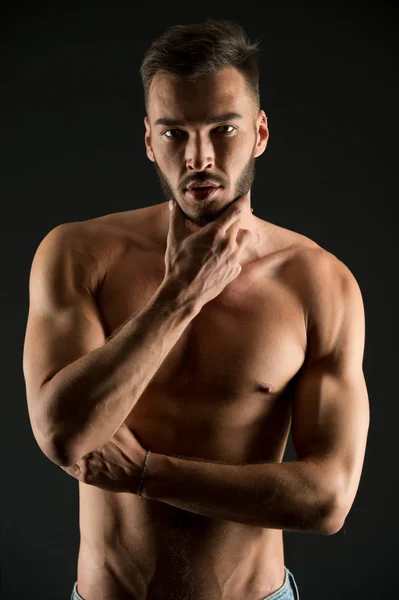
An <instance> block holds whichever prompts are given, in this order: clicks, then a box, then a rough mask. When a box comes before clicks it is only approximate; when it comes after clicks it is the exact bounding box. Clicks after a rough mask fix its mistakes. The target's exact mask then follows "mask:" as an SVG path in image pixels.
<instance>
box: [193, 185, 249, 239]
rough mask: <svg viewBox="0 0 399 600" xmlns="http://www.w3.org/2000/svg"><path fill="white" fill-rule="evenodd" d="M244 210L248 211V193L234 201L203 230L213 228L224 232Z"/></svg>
mask: <svg viewBox="0 0 399 600" xmlns="http://www.w3.org/2000/svg"><path fill="white" fill-rule="evenodd" d="M245 210H250V200H249V192H247V193H246V194H243V195H242V196H240V197H239V198H237V200H234V201H233V202H232V203H231V204H230V206H229V207H228V208H227V209H226V210H225V211H224V212H223V213H222V214H221V215H219V217H218V218H217V219H215V220H214V221H212V222H211V223H208V225H206V226H205V227H204V228H203V230H206V229H209V230H210V229H213V228H215V227H217V228H221V229H222V231H224V232H226V231H227V229H228V228H229V227H230V226H231V225H232V224H233V223H234V222H235V221H237V219H239V218H240V215H241V214H242V213H243V211H245Z"/></svg>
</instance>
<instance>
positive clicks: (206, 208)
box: [145, 67, 268, 226]
mask: <svg viewBox="0 0 399 600" xmlns="http://www.w3.org/2000/svg"><path fill="white" fill-rule="evenodd" d="M148 113H149V114H148V117H146V118H145V126H146V135H145V143H146V147H147V155H148V157H149V158H150V160H152V161H153V162H154V166H155V170H156V173H157V175H158V178H159V181H160V184H161V187H162V190H163V192H164V195H165V198H166V199H167V200H169V199H174V200H175V201H176V202H177V203H178V204H179V205H180V207H181V209H182V210H183V212H184V213H185V215H186V218H187V219H188V220H189V221H191V222H192V223H193V224H195V225H197V226H202V225H205V224H206V223H208V222H210V221H213V220H214V219H215V218H217V217H218V216H219V214H221V213H222V212H223V211H224V210H225V209H226V208H227V206H229V205H230V204H231V203H232V202H233V201H234V200H236V199H237V198H238V197H239V196H241V195H243V194H246V193H247V192H248V191H249V190H250V188H251V186H252V183H253V181H254V177H255V158H256V157H257V156H259V155H260V154H262V152H263V151H264V149H265V147H266V144H267V138H268V131H267V121H266V115H265V113H264V112H263V111H259V114H258V115H255V109H254V104H253V100H252V99H251V96H250V95H249V92H248V90H247V89H246V87H245V81H244V78H243V76H242V75H241V73H239V71H237V70H236V69H234V68H232V67H226V68H224V69H221V70H220V71H218V72H217V73H214V74H212V75H208V76H205V77H202V78H201V79H200V80H198V81H196V82H188V81H182V80H180V79H179V78H177V77H176V76H174V75H172V74H169V73H162V74H158V75H156V76H155V77H154V79H153V81H152V84H151V88H150V95H149V107H148ZM211 119H212V121H211ZM203 181H210V182H212V183H213V184H215V185H217V186H220V187H219V188H218V189H217V190H216V191H214V192H213V194H212V196H211V197H210V198H208V199H198V198H195V197H194V196H193V195H192V194H190V192H189V191H188V189H187V188H188V186H189V185H190V184H193V183H200V182H203Z"/></svg>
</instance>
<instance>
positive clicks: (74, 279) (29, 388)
mask: <svg viewBox="0 0 399 600" xmlns="http://www.w3.org/2000/svg"><path fill="white" fill-rule="evenodd" d="M80 235H81V230H80V223H66V224H62V225H58V226H57V227H55V228H54V229H52V230H51V231H50V232H49V233H48V234H47V235H46V236H45V237H44V239H43V240H42V241H41V243H40V244H39V246H38V248H37V250H36V253H35V255H34V258H33V261H32V266H31V271H30V278H29V314H28V320H27V327H26V333H25V342H24V350H23V372H24V378H25V385H26V395H27V403H28V411H29V417H30V421H31V425H32V429H33V433H34V435H35V438H36V440H37V442H38V444H39V446H40V447H41V449H42V450H43V451H44V452H46V444H47V436H45V435H44V434H45V432H46V428H47V426H48V425H49V424H48V423H46V419H45V415H44V414H43V412H44V411H43V410H41V409H42V408H43V406H42V405H41V404H42V403H41V397H42V395H41V392H42V390H43V388H44V387H45V385H46V383H47V382H48V381H49V380H50V379H51V378H52V377H53V376H54V375H56V374H57V373H58V372H59V371H60V370H61V369H62V368H63V367H65V366H66V365H68V364H70V363H71V362H73V361H74V360H76V359H77V358H79V357H80V356H82V355H83V354H85V353H87V352H90V351H91V350H93V349H95V348H97V347H98V346H101V345H102V344H104V342H105V332H104V328H103V325H102V320H101V316H100V314H99V311H98V308H97V305H96V303H95V301H94V298H93V295H92V293H91V291H90V289H89V287H90V286H89V285H88V276H87V268H85V264H84V260H85V259H84V252H82V248H81V246H80V242H79V236H80Z"/></svg>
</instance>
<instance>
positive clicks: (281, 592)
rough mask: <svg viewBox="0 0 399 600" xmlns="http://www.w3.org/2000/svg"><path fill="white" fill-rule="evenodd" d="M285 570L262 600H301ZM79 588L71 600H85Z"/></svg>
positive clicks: (76, 585) (74, 588)
mask: <svg viewBox="0 0 399 600" xmlns="http://www.w3.org/2000/svg"><path fill="white" fill-rule="evenodd" d="M284 570H285V577H284V583H283V585H282V587H281V588H280V589H278V590H276V591H275V592H273V593H272V594H271V595H269V596H266V597H265V598H262V600H299V592H298V586H297V584H296V581H295V579H294V576H293V574H292V573H291V571H289V569H287V567H284ZM77 588H78V582H77V581H75V584H74V586H73V590H72V596H71V600H84V598H82V596H79V594H78V589H77Z"/></svg>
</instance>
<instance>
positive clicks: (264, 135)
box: [255, 110, 269, 158]
mask: <svg viewBox="0 0 399 600" xmlns="http://www.w3.org/2000/svg"><path fill="white" fill-rule="evenodd" d="M256 135H257V140H256V147H255V158H256V157H257V156H260V155H261V154H263V153H264V151H265V150H266V146H267V142H268V139H269V129H268V127H267V116H266V114H265V111H264V110H260V111H259V115H258V118H257V119H256Z"/></svg>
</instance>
